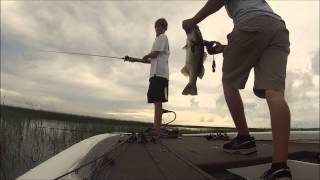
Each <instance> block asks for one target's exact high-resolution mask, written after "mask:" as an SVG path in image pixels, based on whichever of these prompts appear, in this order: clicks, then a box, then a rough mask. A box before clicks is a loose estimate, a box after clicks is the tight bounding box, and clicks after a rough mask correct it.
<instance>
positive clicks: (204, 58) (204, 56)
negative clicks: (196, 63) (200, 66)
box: [203, 52, 207, 62]
mask: <svg viewBox="0 0 320 180" xmlns="http://www.w3.org/2000/svg"><path fill="white" fill-rule="evenodd" d="M206 59H207V53H206V52H204V54H203V62H204V61H205V60H206Z"/></svg>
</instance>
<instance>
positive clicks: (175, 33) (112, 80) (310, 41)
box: [1, 1, 319, 127]
mask: <svg viewBox="0 0 320 180" xmlns="http://www.w3.org/2000/svg"><path fill="white" fill-rule="evenodd" d="M204 3H205V2H202V1H188V2H183V1H166V2H165V3H163V2H161V1H160V2H149V1H57V2H55V1H1V97H3V96H5V102H6V103H9V104H10V103H11V104H14V105H21V106H28V105H29V106H30V105H31V106H37V107H40V108H43V109H49V110H54V111H63V112H70V113H76V114H89V115H94V116H102V117H112V118H119V119H121V118H125V119H128V118H130V117H131V118H132V119H134V120H143V121H149V122H152V120H153V118H152V117H153V105H152V104H147V103H146V92H147V88H148V83H149V82H148V79H149V77H148V75H149V66H148V65H145V64H137V63H127V62H123V61H121V60H115V59H103V58H94V57H84V56H70V55H62V54H53V53H44V52H41V51H39V50H40V49H46V50H58V51H59V50H60V51H79V52H83V53H94V54H102V55H111V56H120V57H122V56H124V55H131V56H134V57H142V56H143V55H145V54H146V53H148V52H149V51H150V49H151V46H152V42H153V40H154V38H155V33H154V27H153V26H154V25H153V23H154V21H155V20H156V19H157V18H160V17H165V18H166V19H167V20H168V22H169V28H168V31H167V32H166V33H167V35H168V38H169V41H170V50H171V55H170V59H169V61H170V81H169V82H170V85H169V102H168V103H166V104H164V106H165V108H168V109H170V110H175V111H176V112H177V115H178V116H177V121H176V123H181V124H192V125H210V126H217V125H221V126H233V122H232V120H231V117H230V113H229V111H228V107H227V105H226V103H225V100H224V96H223V91H222V85H221V74H222V72H221V67H222V61H223V60H222V56H221V55H216V63H217V69H216V73H214V74H212V73H211V63H212V59H211V58H208V59H207V61H206V62H205V64H204V65H205V68H206V74H205V76H204V78H203V79H201V80H199V81H198V82H197V85H198V91H199V95H198V96H196V97H192V98H190V97H186V96H183V95H181V91H182V89H183V88H184V86H185V85H186V83H187V81H188V80H187V78H185V77H184V76H183V75H181V73H180V69H181V68H182V67H183V65H184V64H185V51H183V50H182V49H181V47H183V46H184V44H185V39H186V36H185V32H184V31H183V30H182V28H181V21H182V20H183V19H186V18H190V17H192V16H193V15H194V14H195V13H196V12H197V11H198V10H199V9H200V8H201V7H202V6H203V5H204ZM284 3H286V8H283V5H284ZM270 4H271V5H272V6H273V7H274V9H275V11H277V12H279V13H280V14H282V15H283V16H282V17H283V18H284V19H285V20H286V23H287V25H288V28H289V30H290V41H291V54H290V60H289V61H288V74H287V89H286V98H287V99H288V103H289V106H290V107H291V112H292V114H293V116H292V117H293V118H292V121H293V125H294V126H296V125H299V123H300V122H304V121H308V123H306V124H308V125H306V126H308V127H313V126H314V125H318V124H319V123H318V122H317V121H318V119H319V115H318V114H319V105H318V104H319V101H318V99H319V92H318V91H319V80H318V78H319V76H318V75H319V60H318V59H319V50H318V49H319V43H318V42H317V41H315V39H318V38H315V37H319V36H318V34H319V27H318V26H317V24H318V20H319V16H316V15H314V14H318V13H319V10H318V8H315V7H318V6H317V5H319V2H313V1H312V2H305V3H304V6H303V7H302V9H301V4H300V3H298V2H291V1H290V3H287V2H280V1H272V2H270ZM177 7H178V8H177ZM297 10H299V12H302V13H299V14H297V13H296V12H297ZM303 12H308V13H303ZM297 23H298V24H299V25H297ZM300 25H301V26H303V27H307V28H304V29H301V28H298V27H300ZM199 26H200V28H201V31H202V34H203V36H204V37H205V39H208V40H218V41H221V42H223V43H226V34H227V33H229V32H230V31H231V30H232V21H231V20H230V19H229V18H228V17H227V15H226V12H225V10H224V9H222V10H220V11H219V12H218V13H217V14H215V15H213V16H210V17H209V18H207V19H206V20H204V21H203V22H201V23H200V24H199ZM306 29H307V30H308V33H305V32H304V31H305V30H306ZM301 34H304V36H303V37H302V36H301ZM310 51H313V52H315V53H314V54H310V53H308V52H310ZM304 67H309V69H308V68H304ZM306 69H307V70H306ZM249 81H250V82H248V85H247V87H249V89H250V88H251V87H250V86H252V84H253V78H252V77H251V79H250V80H249ZM241 95H242V96H243V101H244V106H245V109H246V114H247V116H248V124H250V125H251V127H254V126H259V127H269V123H268V121H266V119H268V118H269V117H268V116H269V114H268V110H267V106H266V104H265V101H264V100H260V99H258V98H256V97H255V96H254V95H253V94H252V91H251V89H250V90H247V89H245V90H243V91H241ZM306 112H307V114H306ZM201 119H202V120H203V121H202V122H200V120H201ZM300 124H301V123H300Z"/></svg>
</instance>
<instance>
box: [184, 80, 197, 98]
mask: <svg viewBox="0 0 320 180" xmlns="http://www.w3.org/2000/svg"><path fill="white" fill-rule="evenodd" d="M182 94H183V95H191V96H194V95H198V90H197V86H193V85H191V83H188V84H187V85H186V87H185V88H184V89H183V91H182Z"/></svg>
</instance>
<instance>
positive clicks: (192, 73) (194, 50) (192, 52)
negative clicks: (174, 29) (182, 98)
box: [181, 26, 207, 95]
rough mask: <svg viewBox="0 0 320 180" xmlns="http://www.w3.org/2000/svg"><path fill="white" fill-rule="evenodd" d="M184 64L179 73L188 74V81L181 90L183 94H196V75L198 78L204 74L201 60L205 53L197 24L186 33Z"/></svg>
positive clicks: (204, 57)
mask: <svg viewBox="0 0 320 180" xmlns="http://www.w3.org/2000/svg"><path fill="white" fill-rule="evenodd" d="M184 49H186V65H185V66H184V67H183V68H182V69H181V73H182V74H184V75H185V76H189V83H188V84H187V86H186V87H185V88H184V90H183V91H182V94H183V95H198V91H197V77H199V78H200V79H201V78H202V77H203V75H204V67H203V62H204V60H205V59H206V56H207V54H206V53H205V52H204V43H203V38H202V35H201V32H200V29H199V27H198V26H196V27H195V28H194V29H193V30H192V31H191V32H190V33H187V44H186V46H185V47H184Z"/></svg>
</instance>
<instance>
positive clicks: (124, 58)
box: [40, 50, 140, 62]
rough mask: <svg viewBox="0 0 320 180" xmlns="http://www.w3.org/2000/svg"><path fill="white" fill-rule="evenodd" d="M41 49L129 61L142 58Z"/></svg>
mask: <svg viewBox="0 0 320 180" xmlns="http://www.w3.org/2000/svg"><path fill="white" fill-rule="evenodd" d="M40 51H43V52H48V53H59V54H69V55H79V56H95V57H101V58H110V59H123V60H124V61H129V62H138V61H140V59H137V58H133V57H129V56H125V57H116V56H107V55H100V54H88V53H80V52H70V51H52V50H40Z"/></svg>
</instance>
